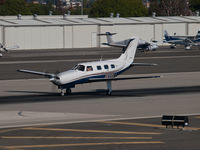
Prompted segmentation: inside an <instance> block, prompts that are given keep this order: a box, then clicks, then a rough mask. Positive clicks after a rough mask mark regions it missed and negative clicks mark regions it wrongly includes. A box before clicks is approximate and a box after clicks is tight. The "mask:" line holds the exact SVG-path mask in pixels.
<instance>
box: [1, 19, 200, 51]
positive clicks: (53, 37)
mask: <svg viewBox="0 0 200 150" xmlns="http://www.w3.org/2000/svg"><path fill="white" fill-rule="evenodd" d="M164 30H167V31H168V33H169V34H170V35H173V34H174V33H176V35H196V33H197V31H198V30H200V24H199V23H160V24H159V23H157V24H147V23H146V24H113V25H100V24H96V25H58V26H56V25H55V26H16V27H12V26H5V27H0V35H1V36H0V42H1V43H2V42H4V44H6V46H12V45H16V44H17V45H19V46H20V49H55V48H87V47H98V46H100V45H101V43H104V42H106V37H103V36H101V37H98V36H97V34H99V33H105V32H108V31H109V32H115V33H117V35H115V36H113V39H114V40H123V39H127V38H130V37H132V36H138V37H140V38H141V39H144V40H146V41H150V40H151V39H155V40H159V41H161V40H162V39H163V31H164ZM101 46H102V45H101Z"/></svg>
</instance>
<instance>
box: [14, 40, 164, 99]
mask: <svg viewBox="0 0 200 150" xmlns="http://www.w3.org/2000/svg"><path fill="white" fill-rule="evenodd" d="M138 41H139V39H138V38H137V37H133V38H131V40H130V41H129V43H128V44H127V46H126V49H125V52H124V53H123V54H121V56H120V57H119V58H117V59H112V60H106V61H102V60H100V61H95V62H86V63H80V64H77V65H76V66H75V67H74V68H73V69H71V70H68V71H65V72H61V73H59V74H51V73H44V72H37V71H31V70H17V71H19V72H24V73H30V74H36V75H41V76H44V77H47V78H49V80H50V81H51V82H52V83H53V84H55V85H56V86H57V87H58V88H59V89H60V90H61V95H62V96H64V95H65V94H70V93H71V88H75V85H76V84H83V83H91V82H107V90H106V93H107V95H111V93H112V86H111V81H117V80H128V79H146V78H159V77H160V76H145V77H127V78H122V77H121V78H119V77H117V76H118V75H119V74H121V73H122V72H124V71H126V70H128V69H129V68H130V67H132V66H155V65H156V64H146V63H133V62H134V58H135V53H136V49H137V45H138ZM116 77H117V78H116Z"/></svg>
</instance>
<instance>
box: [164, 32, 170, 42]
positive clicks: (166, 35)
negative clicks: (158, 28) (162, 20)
mask: <svg viewBox="0 0 200 150" xmlns="http://www.w3.org/2000/svg"><path fill="white" fill-rule="evenodd" d="M164 37H165V40H166V41H169V40H170V36H169V34H168V33H167V31H166V30H165V31H164Z"/></svg>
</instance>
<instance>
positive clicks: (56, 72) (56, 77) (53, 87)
mask: <svg viewBox="0 0 200 150" xmlns="http://www.w3.org/2000/svg"><path fill="white" fill-rule="evenodd" d="M59 73H60V71H59V70H58V69H57V70H56V71H55V76H54V77H53V78H55V79H60V78H59V77H58V76H57V75H58V74H59ZM51 92H52V93H58V92H59V90H58V88H57V86H56V85H55V84H51Z"/></svg>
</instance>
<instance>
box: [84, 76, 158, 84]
mask: <svg viewBox="0 0 200 150" xmlns="http://www.w3.org/2000/svg"><path fill="white" fill-rule="evenodd" d="M150 78H160V76H144V77H127V78H105V79H99V78H92V79H89V81H88V82H89V83H91V82H105V81H119V80H136V79H150Z"/></svg>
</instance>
